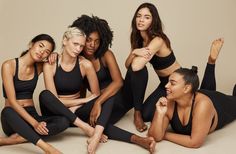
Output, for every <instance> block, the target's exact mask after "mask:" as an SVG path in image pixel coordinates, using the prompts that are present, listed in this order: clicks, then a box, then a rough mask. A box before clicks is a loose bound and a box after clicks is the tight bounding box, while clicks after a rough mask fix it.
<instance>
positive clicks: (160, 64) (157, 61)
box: [150, 52, 176, 70]
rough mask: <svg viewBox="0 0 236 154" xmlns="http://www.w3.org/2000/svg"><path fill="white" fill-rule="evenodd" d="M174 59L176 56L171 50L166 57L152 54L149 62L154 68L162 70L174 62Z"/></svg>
mask: <svg viewBox="0 0 236 154" xmlns="http://www.w3.org/2000/svg"><path fill="white" fill-rule="evenodd" d="M175 60H176V58H175V55H174V52H171V53H170V54H169V55H168V56H166V57H158V56H157V55H154V56H153V57H152V59H151V60H150V63H151V64H152V66H153V67H154V69H155V70H162V69H165V68H167V67H169V66H171V65H172V64H173V63H174V62H175Z"/></svg>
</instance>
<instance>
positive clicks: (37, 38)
mask: <svg viewBox="0 0 236 154" xmlns="http://www.w3.org/2000/svg"><path fill="white" fill-rule="evenodd" d="M38 41H48V42H49V43H51V45H52V51H54V49H55V47H56V44H55V41H54V39H53V38H52V37H51V36H50V35H48V34H39V35H37V36H35V37H34V38H33V39H32V40H31V41H30V43H33V44H34V43H36V42H38ZM28 51H29V49H28V50H26V51H23V52H22V53H21V55H20V56H21V57H22V56H24V55H25V54H26V53H27V52H28Z"/></svg>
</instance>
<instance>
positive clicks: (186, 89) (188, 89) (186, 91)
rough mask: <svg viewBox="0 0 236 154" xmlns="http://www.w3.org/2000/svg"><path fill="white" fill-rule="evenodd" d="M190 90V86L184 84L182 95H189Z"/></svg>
mask: <svg viewBox="0 0 236 154" xmlns="http://www.w3.org/2000/svg"><path fill="white" fill-rule="evenodd" d="M191 90H192V86H191V85H190V84H186V85H185V87H184V93H189V92H191Z"/></svg>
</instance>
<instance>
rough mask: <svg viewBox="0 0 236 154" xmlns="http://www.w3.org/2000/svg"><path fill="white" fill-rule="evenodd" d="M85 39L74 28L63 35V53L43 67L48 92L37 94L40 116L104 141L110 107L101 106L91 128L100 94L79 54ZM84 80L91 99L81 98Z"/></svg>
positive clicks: (83, 59) (93, 78) (80, 32)
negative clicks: (53, 117)
mask: <svg viewBox="0 0 236 154" xmlns="http://www.w3.org/2000/svg"><path fill="white" fill-rule="evenodd" d="M85 41H86V35H85V34H84V32H82V31H81V30H80V29H78V28H76V27H72V28H68V29H67V31H66V32H65V33H64V35H63V41H62V43H63V45H62V53H61V54H60V55H58V59H57V61H56V63H55V64H52V65H50V64H48V63H45V64H44V67H43V70H44V72H45V73H44V81H45V86H46V89H47V90H44V91H43V92H41V94H40V98H39V99H40V107H41V111H42V114H43V115H48V114H49V115H63V116H65V117H66V118H67V119H68V120H69V121H70V122H71V123H73V124H74V125H75V126H77V127H79V128H81V129H82V130H83V131H84V132H85V134H87V135H88V136H89V137H91V138H92V137H94V136H95V137H96V138H98V141H97V142H99V140H100V139H102V141H106V139H107V138H106V136H103V135H102V134H103V130H104V127H105V126H106V123H107V121H108V119H109V115H110V113H111V110H112V106H113V104H112V103H104V104H103V106H102V109H101V114H100V116H99V117H98V119H97V121H96V124H94V125H93V126H94V127H95V129H94V128H93V127H91V126H90V125H89V124H88V123H86V122H89V121H88V120H89V115H90V112H91V110H92V108H93V106H94V103H95V101H96V99H97V96H99V94H100V90H99V85H98V79H97V76H96V72H95V70H94V68H93V65H92V63H91V62H90V61H89V60H87V59H85V58H84V57H82V56H80V55H79V54H80V53H81V51H82V50H83V48H84V46H85ZM85 77H86V78H87V80H88V83H89V87H90V89H91V95H89V96H87V97H85V98H81V95H82V94H81V93H80V92H81V89H82V86H83V81H84V78H85Z"/></svg>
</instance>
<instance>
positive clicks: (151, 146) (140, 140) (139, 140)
mask: <svg viewBox="0 0 236 154" xmlns="http://www.w3.org/2000/svg"><path fill="white" fill-rule="evenodd" d="M131 142H132V143H135V144H137V145H140V146H141V147H143V148H145V149H147V150H148V151H149V152H150V153H154V151H155V147H156V141H155V140H154V138H153V137H140V136H137V135H132V136H131Z"/></svg>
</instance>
